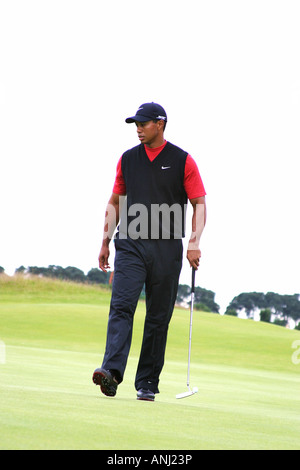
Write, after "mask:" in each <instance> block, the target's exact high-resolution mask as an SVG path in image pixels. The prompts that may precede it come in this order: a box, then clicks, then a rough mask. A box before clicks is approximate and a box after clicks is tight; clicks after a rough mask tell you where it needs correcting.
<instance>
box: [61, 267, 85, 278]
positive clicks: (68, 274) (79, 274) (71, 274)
mask: <svg viewBox="0 0 300 470" xmlns="http://www.w3.org/2000/svg"><path fill="white" fill-rule="evenodd" d="M64 278H65V279H69V280H70V281H75V282H84V281H85V280H86V277H85V274H84V272H83V271H81V269H78V268H75V267H74V266H68V267H67V268H65V270H64Z"/></svg>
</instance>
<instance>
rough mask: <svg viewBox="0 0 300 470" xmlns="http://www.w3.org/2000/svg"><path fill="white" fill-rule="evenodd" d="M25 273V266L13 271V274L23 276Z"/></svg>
mask: <svg viewBox="0 0 300 470" xmlns="http://www.w3.org/2000/svg"><path fill="white" fill-rule="evenodd" d="M25 271H26V268H25V266H20V267H19V268H17V269H16V270H15V274H23V273H24V272H25Z"/></svg>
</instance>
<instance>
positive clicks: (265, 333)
mask: <svg viewBox="0 0 300 470" xmlns="http://www.w3.org/2000/svg"><path fill="white" fill-rule="evenodd" d="M109 301H110V290H109V288H104V287H100V286H96V285H95V286H93V285H84V284H75V283H70V282H66V281H65V282H64V281H59V280H51V279H46V278H37V277H32V278H28V279H27V278H25V277H22V276H13V277H8V276H5V275H2V276H0V345H1V349H0V350H1V356H0V426H1V439H0V449H2V450H3V449H12V450H15V449H19V450H21V449H25V450H29V449H34V450H35V449H36V450H47V449H77V450H80V449H105V450H110V449H118V450H156V449H157V450H161V449H164V450H193V449H199V450H201V449H214V450H218V449H219V450H221V449H228V450H230V449H234V450H246V449H260V450H263V449H268V450H271V449H274V450H280V449H282V450H284V449H291V450H293V449H294V450H297V449H299V448H300V439H299V436H300V363H299V362H300V361H295V360H293V353H295V344H298V341H299V340H300V331H296V330H288V329H286V328H283V327H279V326H275V325H272V324H267V323H263V322H254V321H252V320H241V319H238V318H235V317H230V316H220V315H217V314H212V313H203V312H198V311H196V312H194V319H193V338H192V358H191V387H198V389H199V391H198V393H196V394H195V395H193V396H190V397H188V398H184V399H181V400H177V399H176V394H178V393H181V392H185V391H187V385H186V376H187V359H188V333H189V311H188V310H185V309H181V308H176V309H175V311H174V315H173V319H172V322H171V324H170V329H169V338H168V345H167V352H166V362H165V367H164V369H163V373H162V375H161V382H160V394H158V395H156V400H155V402H154V403H151V402H143V401H137V400H136V391H135V388H134V377H135V370H136V367H137V362H138V355H139V350H140V346H141V340H142V331H143V322H144V316H145V305H144V303H143V302H140V303H139V305H138V308H137V312H136V315H135V321H134V334H133V340H132V347H131V351H130V356H129V360H128V366H127V369H126V374H125V378H124V382H123V383H122V384H121V385H120V387H119V389H118V393H117V396H116V397H115V398H108V397H105V396H104V395H102V394H101V393H100V389H99V387H96V386H95V385H94V384H93V382H92V374H93V371H94V369H95V368H96V367H99V366H100V365H101V361H102V354H103V351H104V346H105V336H106V324H107V317H108V309H109ZM299 344H300V343H299ZM293 345H294V346H293ZM298 348H300V346H298ZM297 357H300V354H299V355H298V356H297Z"/></svg>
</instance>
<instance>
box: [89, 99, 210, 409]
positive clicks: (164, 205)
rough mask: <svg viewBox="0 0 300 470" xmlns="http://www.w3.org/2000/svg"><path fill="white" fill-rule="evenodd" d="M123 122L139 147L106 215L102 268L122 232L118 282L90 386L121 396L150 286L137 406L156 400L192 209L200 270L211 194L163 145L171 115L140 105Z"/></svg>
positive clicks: (190, 254)
mask: <svg viewBox="0 0 300 470" xmlns="http://www.w3.org/2000/svg"><path fill="white" fill-rule="evenodd" d="M126 122H127V123H135V124H136V129H137V135H138V138H139V140H140V144H139V145H137V146H136V147H134V148H132V149H130V150H127V151H126V152H125V153H124V154H123V155H122V157H121V158H120V160H119V162H118V165H117V174H116V179H115V184H114V187H113V192H112V195H111V197H110V199H109V202H108V205H107V210H106V217H105V225H104V234H103V242H102V247H101V251H100V254H99V267H100V269H101V270H102V271H104V272H107V270H108V269H109V268H110V266H109V254H110V252H109V244H110V241H111V239H112V238H113V235H114V232H115V229H116V227H117V232H116V235H115V237H114V243H115V262H114V278H113V284H112V296H111V304H110V312H109V319H108V327H107V338H106V349H105V354H104V358H103V362H102V366H101V368H98V369H96V370H95V371H94V374H93V382H94V383H95V384H96V385H99V386H100V388H101V391H102V393H103V394H104V395H107V396H111V397H112V396H115V395H116V392H117V388H118V385H119V384H120V383H121V382H122V381H123V378H124V372H125V368H126V364H127V359H128V355H129V350H130V346H131V339H132V328H133V318H134V313H135V310H136V306H137V303H138V300H139V297H140V294H141V291H142V289H143V286H145V293H146V317H145V325H144V334H143V341H142V346H141V352H140V357H139V363H138V367H137V371H136V377H135V388H136V390H137V398H138V399H139V400H148V401H154V398H155V394H157V393H159V389H158V385H159V377H160V374H161V371H162V368H163V365H164V357H165V349H166V343H167V334H168V327H169V322H170V320H171V317H172V313H173V309H174V304H175V300H176V296H177V289H178V281H179V275H180V271H181V268H182V255H183V246H182V238H183V237H184V236H185V214H186V208H187V203H188V200H189V201H190V203H191V205H192V209H193V210H192V223H191V227H190V230H191V232H190V233H191V237H190V241H189V244H188V250H187V259H188V261H189V263H190V266H191V267H194V268H195V269H196V270H197V269H198V266H199V261H200V257H201V251H200V248H199V242H200V237H201V234H202V231H203V228H204V225H205V217H206V208H205V195H206V192H205V189H204V186H203V183H202V179H201V177H200V174H199V170H198V168H197V165H196V163H195V161H194V160H193V159H192V157H191V156H190V155H189V154H188V153H187V152H185V151H184V150H182V149H180V148H179V147H177V146H175V145H173V144H171V143H170V142H167V141H166V140H165V138H164V130H165V127H166V123H167V114H166V112H165V110H164V109H163V107H162V106H160V105H159V104H156V103H145V104H142V105H141V106H140V107H139V109H138V110H137V112H136V114H135V115H134V116H132V117H129V118H127V119H126Z"/></svg>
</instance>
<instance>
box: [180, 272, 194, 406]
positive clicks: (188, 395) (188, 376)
mask: <svg viewBox="0 0 300 470" xmlns="http://www.w3.org/2000/svg"><path fill="white" fill-rule="evenodd" d="M195 274H196V271H195V269H194V268H192V289H191V313H190V339H189V357H188V371H187V388H188V391H187V392H183V393H179V394H178V395H176V398H185V397H190V396H191V395H194V394H195V393H197V392H198V387H193V389H191V388H190V367H191V346H192V327H193V310H194V297H195Z"/></svg>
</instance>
